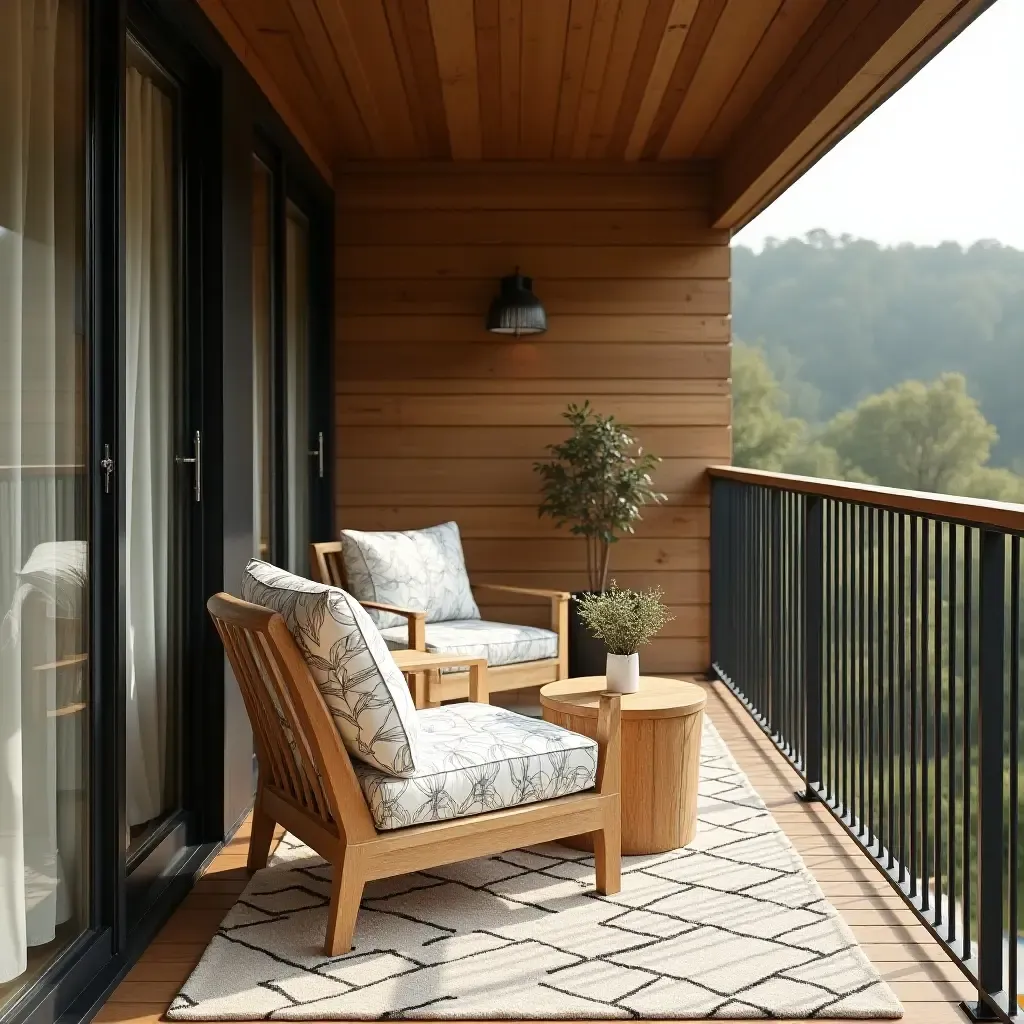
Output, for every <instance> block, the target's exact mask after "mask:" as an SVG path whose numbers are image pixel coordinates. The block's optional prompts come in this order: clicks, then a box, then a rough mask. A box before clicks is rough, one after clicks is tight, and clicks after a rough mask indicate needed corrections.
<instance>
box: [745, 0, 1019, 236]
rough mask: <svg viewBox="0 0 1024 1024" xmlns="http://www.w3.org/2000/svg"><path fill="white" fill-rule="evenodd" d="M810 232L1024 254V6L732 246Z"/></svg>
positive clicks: (939, 60) (871, 120) (1002, 10)
mask: <svg viewBox="0 0 1024 1024" xmlns="http://www.w3.org/2000/svg"><path fill="white" fill-rule="evenodd" d="M812 228H825V229H826V230H827V231H829V232H830V233H831V234H834V235H838V234H843V233H849V234H851V235H857V236H859V237H862V238H872V239H875V240H876V241H879V242H881V243H883V244H894V243H898V242H916V243H918V244H922V245H934V244H937V243H938V242H942V241H947V240H952V241H957V242H960V243H961V244H962V245H970V244H971V243H972V242H975V241H977V240H978V239H979V238H994V239H997V240H998V241H1000V242H1003V243H1004V244H1006V245H1012V246H1015V247H1016V248H1019V249H1024V0H997V3H996V4H995V5H994V6H993V7H992V8H990V9H989V10H988V11H986V12H985V13H984V14H982V15H981V17H980V18H978V19H977V20H976V21H975V22H974V24H973V25H971V26H969V27H968V28H967V30H966V31H964V32H963V33H962V34H961V35H960V36H958V37H957V38H956V39H954V40H953V42H952V43H950V44H949V45H948V46H947V47H946V48H945V49H944V50H943V51H942V52H941V53H939V54H938V56H936V57H935V58H934V59H932V60H931V61H930V62H929V63H928V64H927V65H926V66H925V67H924V68H923V69H922V70H921V71H920V72H918V74H917V75H915V76H914V78H912V79H911V80H910V81H909V82H908V83H907V84H906V85H905V86H904V87H903V88H902V89H900V90H899V91H898V92H897V93H896V94H895V95H894V96H893V97H891V98H890V99H889V100H888V101H887V102H886V103H884V104H883V105H882V106H881V107H880V108H879V109H878V110H876V111H875V112H874V113H873V114H871V115H870V116H869V117H868V118H867V119H866V120H865V121H864V122H863V123H862V124H861V125H860V126H859V127H858V128H856V129H855V130H854V131H853V132H852V133H851V134H850V135H848V136H847V137H846V138H845V139H843V141H842V142H840V143H839V144H838V145H837V146H836V147H835V148H834V149H832V151H831V152H829V153H827V154H826V155H825V156H824V157H823V158H822V159H821V160H820V161H819V162H818V163H817V164H816V165H815V166H814V167H812V168H811V170H810V171H808V172H807V174H806V175H804V177H803V178H801V179H800V180H799V181H797V182H796V183H795V184H794V185H793V186H792V187H791V188H790V189H789V191H788V192H786V193H785V194H784V195H782V196H780V197H779V199H777V200H776V201H775V202H774V203H773V204H772V205H771V206H770V207H769V208H768V209H767V210H765V212H764V213H762V214H761V216H760V217H758V218H757V219H756V220H754V221H752V222H751V223H750V224H749V225H748V226H747V227H746V228H744V229H743V231H741V232H740V233H739V234H737V236H736V238H735V241H736V242H737V243H740V244H743V245H749V246H752V247H753V248H756V249H759V248H760V247H761V245H762V244H763V242H764V239H765V238H767V237H770V236H775V237H777V238H788V237H791V236H794V235H796V236H801V235H803V234H804V233H805V232H807V231H810V230H811V229H812Z"/></svg>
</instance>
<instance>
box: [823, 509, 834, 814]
mask: <svg viewBox="0 0 1024 1024" xmlns="http://www.w3.org/2000/svg"><path fill="white" fill-rule="evenodd" d="M823 514H824V517H825V519H824V534H825V535H824V545H823V549H824V557H825V584H824V586H825V590H824V594H825V601H824V608H823V609H822V611H823V614H824V616H825V659H824V660H825V671H824V678H823V679H822V685H823V687H824V693H825V707H826V708H827V709H828V759H827V762H826V764H827V772H828V778H827V779H825V780H824V781H825V783H826V786H827V789H828V799H829V801H830V802H833V803H834V802H835V793H836V789H835V786H836V782H835V780H836V774H835V772H836V759H835V754H836V714H835V712H836V709H835V692H836V691H835V685H834V671H835V661H834V658H833V644H834V643H835V626H834V621H833V620H834V617H835V589H834V573H835V564H834V559H833V557H832V540H833V535H834V533H835V502H834V501H832V499H831V498H829V499H828V500H826V501H825V504H824V513H823Z"/></svg>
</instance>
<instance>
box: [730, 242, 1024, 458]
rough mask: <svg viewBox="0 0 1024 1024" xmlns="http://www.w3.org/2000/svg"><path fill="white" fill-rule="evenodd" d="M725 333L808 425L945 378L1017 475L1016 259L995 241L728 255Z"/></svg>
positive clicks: (802, 247)
mask: <svg viewBox="0 0 1024 1024" xmlns="http://www.w3.org/2000/svg"><path fill="white" fill-rule="evenodd" d="M733 288H734V290H733V315H734V318H733V328H734V334H735V336H736V337H737V338H740V339H742V340H743V341H745V342H748V343H750V344H754V345H760V346H762V347H763V348H764V350H765V353H766V355H767V358H768V362H769V364H770V366H771V368H772V370H773V371H774V373H775V375H776V377H777V378H778V379H779V381H780V382H781V384H782V387H783V389H784V391H785V393H786V394H787V395H788V398H789V409H790V412H791V413H792V414H793V415H795V416H798V417H800V418H802V419H805V420H807V421H809V422H810V423H812V424H813V423H823V422H825V421H826V420H830V419H831V418H832V417H833V416H835V414H836V413H838V412H840V411H842V410H843V409H847V408H849V407H851V406H853V405H855V404H856V403H857V402H858V401H860V400H861V399H863V398H865V397H866V396H868V395H871V394H876V393H878V392H881V391H884V390H885V389H887V388H890V387H893V386H895V385H897V384H899V383H900V382H902V381H905V380H908V379H917V380H933V379H935V378H937V377H939V376H940V374H942V373H946V372H949V371H956V372H960V373H962V374H963V375H964V376H965V378H966V379H967V388H968V391H969V393H970V394H971V396H973V397H974V398H976V399H977V400H978V401H979V402H980V405H981V409H982V412H983V413H984V415H985V417H986V418H987V419H988V420H989V421H990V422H991V423H993V424H994V425H995V427H996V429H997V430H998V432H999V441H998V443H997V445H996V446H995V447H994V449H993V453H992V463H993V464H997V465H1004V466H1013V467H1015V468H1016V469H1017V470H1018V472H1021V471H1024V252H1021V251H1020V250H1017V249H1012V248H1010V247H1008V246H1004V245H1000V244H999V243H997V242H979V243H977V244H976V245H973V246H971V247H970V248H969V249H963V248H961V247H960V246H959V245H956V244H955V243H946V244H943V245H939V246H933V247H928V246H914V245H901V246H898V247H895V248H883V247H881V246H879V245H878V244H877V243H875V242H871V241H865V240H862V239H853V238H849V237H846V236H844V237H841V238H833V237H832V236H830V235H828V234H827V233H826V232H824V231H815V232H811V233H810V234H809V235H808V236H807V237H806V239H803V240H801V239H789V240H787V241H777V242H772V243H770V244H769V245H767V246H766V247H765V249H764V250H763V251H762V252H760V253H754V252H753V251H752V250H750V249H748V248H746V247H744V246H736V247H735V248H734V250H733Z"/></svg>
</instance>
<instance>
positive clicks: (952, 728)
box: [946, 523, 960, 944]
mask: <svg viewBox="0 0 1024 1024" xmlns="http://www.w3.org/2000/svg"><path fill="white" fill-rule="evenodd" d="M959 538H960V535H959V533H958V532H957V526H956V524H955V523H950V524H949V556H948V557H949V565H948V566H947V572H948V574H949V586H948V589H949V615H948V617H947V620H948V625H949V654H948V661H949V721H948V722H947V723H946V724H947V735H946V744H947V746H948V747H949V760H948V761H947V762H946V776H947V777H946V788H947V789H948V790H949V813H948V815H947V819H946V865H947V868H946V870H947V875H948V877H947V879H946V901H947V907H946V909H947V913H946V941H947V942H949V943H950V944H952V943H953V942H955V941H956V858H957V850H956V834H957V833H956V808H957V794H956V775H957V772H956V708H957V700H956V691H957V686H956V627H957V621H958V619H959V613H958V608H959V601H958V600H957V571H956V564H957V558H958V552H959V547H960V545H959Z"/></svg>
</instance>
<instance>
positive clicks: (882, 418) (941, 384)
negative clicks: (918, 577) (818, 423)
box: [822, 373, 996, 494]
mask: <svg viewBox="0 0 1024 1024" xmlns="http://www.w3.org/2000/svg"><path fill="white" fill-rule="evenodd" d="M995 440H996V432H995V428H994V427H993V426H992V425H991V424H990V423H989V422H988V421H987V420H986V419H985V417H984V416H983V415H982V413H981V410H980V409H979V408H978V403H977V402H976V401H975V400H974V399H973V398H971V397H970V395H968V394H967V382H966V381H965V380H964V378H963V376H962V375H961V374H959V373H946V374H943V375H942V376H941V377H939V379H938V380H936V381H933V382H932V383H929V384H924V383H922V382H921V381H918V380H908V381H904V382H903V383H902V384H900V385H899V386H898V387H895V388H889V389H888V390H887V391H883V392H882V393H881V394H880V395H872V396H871V397H870V398H865V399H864V400H863V401H862V402H860V403H858V405H857V406H856V407H855V408H853V409H851V410H849V411H847V412H843V413H840V414H839V415H838V416H837V417H836V418H835V419H834V420H833V421H832V422H831V423H830V424H829V425H828V426H827V427H826V428H825V431H824V432H823V434H822V441H823V442H824V443H825V444H827V445H829V446H830V447H831V448H833V449H834V450H835V452H836V453H837V454H838V456H839V459H840V461H841V462H842V463H843V464H844V465H846V466H848V467H850V468H851V469H854V470H859V471H860V473H861V474H863V476H864V477H866V478H868V479H870V480H873V481H875V482H877V483H880V484H883V485H885V486H887V487H906V488H909V489H910V490H914V491H937V492H942V493H945V494H962V493H964V489H965V488H966V487H967V485H968V482H969V481H970V480H971V478H972V475H973V474H975V473H976V472H977V470H978V469H979V467H981V466H984V465H985V463H986V462H987V461H988V457H989V452H990V451H991V449H992V444H993V443H994V442H995ZM844 475H846V474H844Z"/></svg>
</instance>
